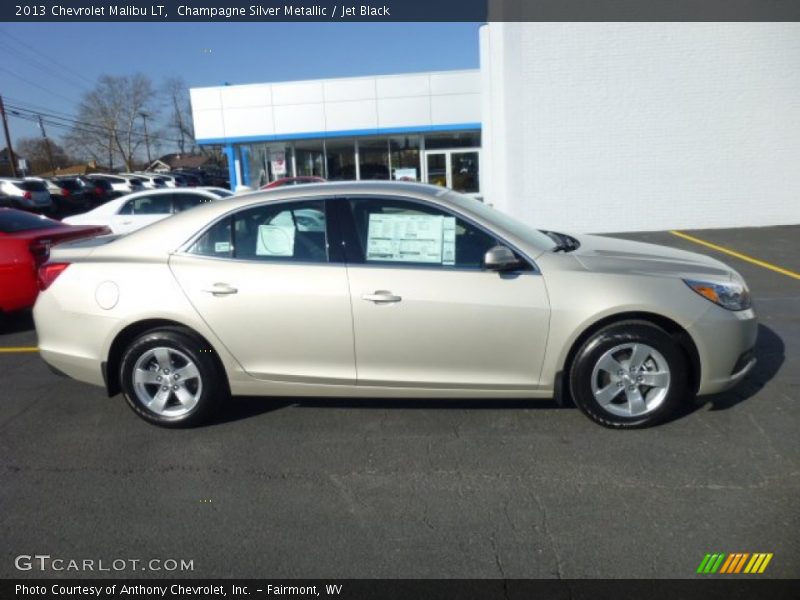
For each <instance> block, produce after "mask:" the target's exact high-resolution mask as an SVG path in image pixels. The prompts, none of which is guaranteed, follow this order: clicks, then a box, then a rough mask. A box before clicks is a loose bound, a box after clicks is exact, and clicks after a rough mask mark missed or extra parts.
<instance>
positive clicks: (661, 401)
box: [569, 320, 689, 429]
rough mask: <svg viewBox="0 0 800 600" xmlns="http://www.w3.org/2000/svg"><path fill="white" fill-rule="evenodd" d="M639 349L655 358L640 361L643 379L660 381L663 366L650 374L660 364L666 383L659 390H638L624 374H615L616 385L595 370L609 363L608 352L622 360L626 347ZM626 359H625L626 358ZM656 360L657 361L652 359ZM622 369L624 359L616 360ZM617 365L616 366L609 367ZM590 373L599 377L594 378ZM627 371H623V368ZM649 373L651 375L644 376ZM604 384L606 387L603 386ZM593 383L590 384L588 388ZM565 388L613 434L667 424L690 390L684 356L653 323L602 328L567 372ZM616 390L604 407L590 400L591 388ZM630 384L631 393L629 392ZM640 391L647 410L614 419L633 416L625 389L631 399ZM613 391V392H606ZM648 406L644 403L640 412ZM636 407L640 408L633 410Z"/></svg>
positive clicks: (628, 374) (634, 379)
mask: <svg viewBox="0 0 800 600" xmlns="http://www.w3.org/2000/svg"><path fill="white" fill-rule="evenodd" d="M634 344H642V345H643V346H642V347H649V348H650V349H651V350H654V351H655V352H654V353H652V354H650V355H649V358H647V360H646V361H645V366H643V367H642V369H643V370H642V371H639V372H637V373H639V374H641V375H642V379H644V377H646V376H653V377H655V376H659V377H663V375H662V374H661V373H662V372H663V366H662V367H661V368H658V369H653V367H654V366H656V365H657V364H658V363H660V362H665V363H666V367H667V369H668V374H669V375H668V383H667V385H665V386H663V388H661V389H665V390H666V391H665V392H661V389H659V388H653V387H649V386H648V385H647V384H640V383H638V381H640V380H639V379H637V377H636V375H635V374H633V373H631V372H629V371H628V370H627V368H624V369H622V370H620V371H617V373H616V374H615V375H622V377H624V378H626V379H623V378H622V377H616V378H615V379H613V380H612V379H610V378H609V373H608V372H607V371H606V370H605V369H602V368H600V360H601V359H602V358H604V357H608V356H609V353H610V352H613V351H614V350H615V349H619V350H618V352H617V353H616V354H611V355H610V356H611V357H612V358H615V357H620V356H622V357H624V356H626V353H630V354H632V349H631V350H627V345H634ZM630 354H628V356H630ZM657 354H658V355H660V356H658V358H656V355H657ZM620 360H621V361H622V362H621V363H619V364H624V359H620ZM614 364H617V363H614ZM595 367H598V369H599V370H598V371H597V372H595ZM626 367H627V365H626ZM648 369H653V371H658V372H652V373H651V372H649V371H648ZM603 378H605V383H604V382H603ZM593 380H594V384H593ZM569 383H570V391H571V394H572V398H573V399H574V401H575V404H576V405H577V406H578V408H580V409H581V410H582V411H583V412H584V413H585V414H586V415H587V416H588V417H589V418H590V419H592V420H593V421H595V422H596V423H599V424H600V425H603V426H604V427H610V428H612V429H633V428H641V427H649V426H652V425H656V424H658V423H662V422H663V421H665V420H667V419H669V418H670V417H671V416H672V415H674V414H675V412H676V411H677V410H678V409H679V408H680V407H681V406H682V405H684V404H685V403H686V402H687V401H688V397H689V384H688V377H687V361H686V356H685V354H684V352H683V350H682V349H681V347H680V346H679V345H678V343H677V341H676V340H675V339H674V338H672V336H670V335H669V334H668V333H667V332H666V331H664V330H663V329H661V328H660V327H658V326H656V325H654V324H653V323H650V322H647V321H633V320H632V321H621V322H619V323H614V324H612V325H609V326H607V327H604V328H603V329H601V330H600V331H598V332H597V333H595V334H594V335H592V336H591V337H590V338H589V339H588V340H587V341H586V342H585V343H584V344H583V345H582V346H581V347H580V348H579V349H578V352H577V353H576V354H575V359H574V360H573V362H572V365H571V368H570V372H569ZM612 384H613V385H615V386H618V387H619V388H620V391H619V392H617V396H616V397H615V398H614V400H613V401H611V402H609V403H607V404H606V405H605V406H604V405H603V404H601V403H600V402H599V401H598V399H597V398H596V397H595V391H593V385H594V386H595V388H596V390H597V393H598V394H599V392H600V391H603V390H604V387H605V385H609V386H611V385H612ZM629 384H630V387H629ZM634 388H636V390H638V391H639V393H640V396H642V397H643V398H645V399H646V398H648V397H649V398H652V399H653V401H652V408H650V407H649V406H648V407H647V408H643V410H644V411H645V412H642V413H641V414H636V415H630V416H628V415H625V414H619V413H621V412H624V411H625V410H632V408H631V407H632V406H633V401H630V398H629V397H628V392H627V391H626V390H627V389H630V390H631V394H632V395H635V394H636V393H637V392H636V391H634ZM611 390H614V388H611ZM646 405H647V403H645V406H646ZM637 406H641V405H640V404H637Z"/></svg>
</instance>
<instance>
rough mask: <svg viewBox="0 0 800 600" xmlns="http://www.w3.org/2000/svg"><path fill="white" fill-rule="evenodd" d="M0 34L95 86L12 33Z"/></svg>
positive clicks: (4, 31) (0, 30) (2, 30)
mask: <svg viewBox="0 0 800 600" xmlns="http://www.w3.org/2000/svg"><path fill="white" fill-rule="evenodd" d="M0 33H2V34H3V35H4V36H6V37H8V38H11V39H12V40H14V41H15V42H17V43H18V44H20V45H21V46H24V47H25V48H28V50H30V51H31V52H35V53H36V54H38V55H39V56H41V57H43V58H46V59H47V60H48V61H49V62H51V63H52V64H54V65H56V66H57V67H61V68H62V69H63V70H64V71H67V72H69V73H72V74H73V75H74V76H75V77H77V78H78V79H82V80H83V81H85V82H86V83H88V84H89V85H94V82H92V81H90V80H89V79H88V78H87V77H84V76H83V75H81V74H80V73H78V72H77V71H74V70H73V69H71V68H69V67H66V66H64V65H63V64H61V63H60V62H58V61H57V60H55V59H53V58H52V57H50V56H47V55H46V54H45V53H44V52H42V51H41V50H38V49H37V48H34V47H33V46H31V45H30V44H28V43H27V42H25V41H23V40H21V39H19V38H18V37H16V36H15V35H11V34H10V33H8V31H6V30H5V29H0Z"/></svg>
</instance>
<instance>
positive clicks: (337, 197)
mask: <svg viewBox="0 0 800 600" xmlns="http://www.w3.org/2000/svg"><path fill="white" fill-rule="evenodd" d="M448 191H449V190H446V189H445V190H444V191H443V192H440V193H439V194H437V196H436V197H437V198H438V197H440V196H442V195H444V194H445V193H447V192H448ZM349 199H374V200H394V201H403V202H411V203H417V204H422V205H423V206H428V207H431V208H434V209H437V210H441V211H443V212H446V213H450V214H452V215H453V216H455V217H456V218H460V219H462V220H463V221H465V222H466V223H468V224H469V225H471V226H473V227H475V228H476V229H479V230H480V231H482V232H483V233H485V234H487V235H489V236H491V237H493V238H495V239H497V240H498V242H500V243H501V244H504V245H506V246H508V247H509V248H510V249H511V250H513V251H514V252H515V253H516V254H518V255H519V256H521V257H522V258H523V259H524V260H525V261H526V262H527V263H528V265H529V266H530V267H531V270H530V271H522V270H520V271H508V272H507V273H509V274H520V275H524V274H531V275H541V274H542V272H541V270H540V269H539V266H538V265H537V264H536V261H534V260H533V259H532V258H531V257H530V256H529V255H528V253H527V252H523V251H522V250H520V249H519V247H518V246H517V245H516V244H512V243H511V242H509V241H508V240H507V239H506V238H505V237H504V236H502V235H499V234H498V233H496V232H494V231H492V230H491V229H490V228H488V227H486V226H484V225H482V224H480V223H477V222H476V221H475V220H474V219H472V218H470V217H468V216H466V215H464V214H463V213H462V212H460V211H458V210H453V209H452V208H451V207H449V206H443V205H442V204H440V203H437V202H432V201H430V200H424V199H422V198H417V197H415V196H398V195H394V194H385V193H368V192H354V193H349V194H334V195H327V194H317V195H312V196H299V197H298V196H295V197H292V198H285V199H282V200H262V201H260V202H255V203H253V204H248V205H247V206H239V207H237V208H232V209H231V210H229V211H227V212H225V213H223V214H221V215H219V216H218V217H217V218H216V219H214V220H213V221H211V222H209V223H208V224H207V225H206V226H205V227H203V228H202V229H200V231H198V232H197V233H195V234H194V235H192V236H191V237H190V238H189V239H188V240H187V241H185V242H184V243H183V244H181V245H180V246H178V249H177V250H175V251H174V252H172V253H171V254H173V255H175V254H179V255H183V256H190V257H196V258H205V259H212V260H227V261H236V262H247V263H256V264H264V263H269V264H290V265H300V264H307V265H308V264H310V265H317V266H320V265H346V266H347V267H353V268H356V267H367V268H381V269H426V270H432V269H437V270H440V271H441V270H445V271H447V272H450V271H461V272H464V271H468V272H471V273H475V272H484V271H488V270H487V269H483V268H480V267H455V266H454V267H448V266H445V265H424V264H416V265H415V264H406V263H404V264H402V265H397V264H395V265H391V264H375V263H372V264H368V263H366V262H364V263H348V262H346V261H330V260H329V261H328V262H324V263H317V262H314V263H310V262H308V261H304V262H291V261H270V260H250V259H242V258H232V257H231V258H224V257H219V256H205V255H202V254H191V253H190V252H189V248H191V246H192V245H193V244H194V243H195V242H196V241H197V240H198V239H199V238H201V237H202V236H203V235H205V233H206V232H207V231H208V230H209V229H211V228H212V227H214V226H215V225H217V223H219V222H220V221H222V220H224V219H227V218H229V217H231V216H232V215H234V214H236V213H237V212H241V211H244V210H250V209H252V208H257V207H261V206H264V205H267V204H269V205H274V206H279V205H281V204H290V203H299V202H314V201H316V202H331V201H334V202H335V201H343V202H347V201H348V200H349ZM325 223H326V225H325V227H326V231H325V236H326V243H327V242H328V241H329V240H328V238H329V237H330V236H329V231H328V230H327V227H328V225H327V224H328V215H327V210H326V214H325ZM490 272H493V271H490Z"/></svg>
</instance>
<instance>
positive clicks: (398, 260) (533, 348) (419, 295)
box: [343, 198, 550, 390]
mask: <svg viewBox="0 0 800 600" xmlns="http://www.w3.org/2000/svg"><path fill="white" fill-rule="evenodd" d="M345 203H346V206H347V211H343V212H346V214H347V215H348V216H349V217H350V220H349V226H348V227H346V228H345V231H346V245H347V249H348V256H347V260H348V275H349V281H350V294H351V298H352V306H353V327H354V335H355V351H356V368H357V376H358V384H359V385H365V386H369V385H382V386H395V387H406V388H407V387H421V388H426V387H427V388H449V389H470V388H473V389H497V390H503V389H532V388H534V387H536V386H537V385H538V384H539V376H540V372H541V366H542V360H543V357H544V349H545V342H546V340H547V332H548V324H549V313H550V310H549V303H548V300H547V294H546V291H545V288H544V282H543V279H542V277H541V276H540V275H539V274H538V273H537V272H536V271H534V270H532V269H530V268H528V269H522V270H520V271H519V272H516V273H504V274H500V273H496V272H492V271H487V270H484V269H483V268H482V259H483V256H484V254H485V252H486V250H488V249H489V248H491V247H492V246H495V245H497V244H498V240H497V239H496V238H495V237H493V236H492V235H490V234H488V233H487V232H485V231H484V230H482V229H479V228H478V227H475V226H473V225H471V224H469V223H467V222H465V221H464V220H462V219H461V218H459V217H458V216H456V215H453V214H450V213H448V212H446V211H444V210H442V209H440V208H438V207H434V206H431V205H429V204H426V203H420V202H417V201H413V200H397V199H381V198H360V199H351V200H347V201H346V202H345Z"/></svg>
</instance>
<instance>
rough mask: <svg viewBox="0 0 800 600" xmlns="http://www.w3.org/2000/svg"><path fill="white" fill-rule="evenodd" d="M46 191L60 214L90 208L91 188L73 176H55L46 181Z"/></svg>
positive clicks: (69, 213) (92, 204)
mask: <svg viewBox="0 0 800 600" xmlns="http://www.w3.org/2000/svg"><path fill="white" fill-rule="evenodd" d="M47 191H48V192H50V198H51V199H52V200H53V203H54V204H55V210H56V212H57V213H58V214H60V215H72V214H75V213H78V212H85V211H87V210H90V209H91V208H92V207H93V206H94V203H93V201H92V193H91V189H90V188H88V187H86V186H84V185H83V183H81V181H79V180H78V179H75V178H73V177H63V178H62V177H56V178H53V179H49V180H48V181H47Z"/></svg>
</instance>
